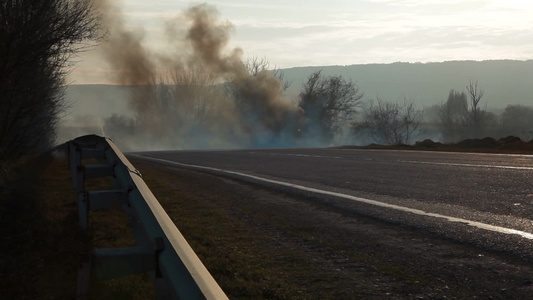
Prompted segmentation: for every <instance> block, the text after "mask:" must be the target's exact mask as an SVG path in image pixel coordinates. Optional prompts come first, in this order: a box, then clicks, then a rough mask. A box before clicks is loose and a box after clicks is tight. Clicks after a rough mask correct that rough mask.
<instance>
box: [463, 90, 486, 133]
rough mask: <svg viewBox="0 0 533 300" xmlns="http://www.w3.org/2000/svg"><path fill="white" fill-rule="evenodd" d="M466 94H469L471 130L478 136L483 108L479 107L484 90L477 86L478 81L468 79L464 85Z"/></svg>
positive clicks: (483, 112)
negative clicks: (467, 82)
mask: <svg viewBox="0 0 533 300" xmlns="http://www.w3.org/2000/svg"><path fill="white" fill-rule="evenodd" d="M466 90H467V91H468V95H469V96H470V114H469V115H470V125H471V128H472V130H473V134H474V137H479V136H480V135H481V134H482V132H481V131H482V129H483V127H484V126H483V125H485V124H483V123H484V116H485V113H486V110H485V109H482V108H481V107H480V101H481V98H483V95H484V94H485V91H483V90H482V89H480V88H479V87H478V81H477V80H476V81H475V82H474V81H473V80H470V83H469V84H468V85H467V86H466Z"/></svg>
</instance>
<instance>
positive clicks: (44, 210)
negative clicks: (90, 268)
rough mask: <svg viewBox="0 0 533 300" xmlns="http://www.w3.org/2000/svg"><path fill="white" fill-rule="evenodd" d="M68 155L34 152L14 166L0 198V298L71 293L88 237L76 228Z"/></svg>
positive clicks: (68, 295)
mask: <svg viewBox="0 0 533 300" xmlns="http://www.w3.org/2000/svg"><path fill="white" fill-rule="evenodd" d="M71 186H72V181H71V177H70V174H69V171H68V167H67V164H66V161H61V160H54V159H53V158H52V157H48V156H46V157H37V158H34V159H32V160H29V161H28V162H26V163H25V164H24V165H22V166H19V167H18V168H17V169H16V170H14V171H13V172H12V175H11V179H10V180H9V181H8V185H6V188H5V189H3V190H2V195H1V197H2V199H1V202H0V206H1V207H0V209H1V216H0V220H1V221H0V222H1V224H0V230H1V236H2V242H1V243H0V244H1V246H0V252H1V255H0V257H2V258H1V260H0V264H1V272H2V274H1V276H2V279H1V280H0V281H1V282H0V291H1V292H0V295H1V296H0V298H2V297H3V298H2V299H71V298H74V296H75V295H76V284H77V270H78V267H79V266H80V265H81V263H82V262H83V261H84V260H85V259H86V258H87V250H88V249H89V245H90V242H89V239H88V236H87V235H86V234H84V233H83V232H82V231H80V230H79V229H78V226H77V208H76V204H75V201H74V200H75V192H74V190H73V189H72V188H71Z"/></svg>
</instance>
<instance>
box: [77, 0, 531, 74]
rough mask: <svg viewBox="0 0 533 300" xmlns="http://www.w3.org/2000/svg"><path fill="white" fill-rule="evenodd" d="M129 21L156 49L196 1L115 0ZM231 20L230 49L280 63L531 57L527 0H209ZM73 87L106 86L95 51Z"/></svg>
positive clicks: (81, 65)
mask: <svg viewBox="0 0 533 300" xmlns="http://www.w3.org/2000/svg"><path fill="white" fill-rule="evenodd" d="M121 2H122V6H121V7H122V9H123V12H124V14H125V16H126V19H127V20H126V21H127V24H128V26H131V28H135V29H139V28H144V31H145V37H146V43H147V44H149V45H150V47H151V48H154V49H157V48H158V47H161V45H162V43H160V42H161V40H162V35H163V31H164V29H163V28H164V22H165V21H166V20H171V19H173V18H175V17H176V16H177V15H179V14H180V12H181V11H183V10H185V9H187V8H188V7H190V6H193V5H195V4H200V3H202V2H189V1H177V0H167V1H162V0H150V1H148V0H122V1H121ZM207 3H208V4H210V5H213V6H214V7H216V8H217V9H218V11H219V14H220V18H221V19H223V20H227V21H229V22H231V23H232V24H233V25H234V29H235V30H234V32H233V35H232V39H231V42H230V45H229V47H230V48H233V47H236V46H239V47H241V48H242V49H243V50H244V54H245V57H247V56H248V57H249V56H257V57H265V58H267V59H268V60H269V61H270V62H271V64H272V65H275V66H277V67H280V68H289V67H297V66H322V65H352V64H368V63H392V62H442V61H450V60H488V59H517V60H528V59H533V1H529V0H468V1H458V0H345V1H341V0H329V1H317V0H305V1H304V0H297V1H296V0H284V1H281V0H269V1H259V0H248V1H246V0H226V1H220V0H219V1H209V2H207ZM80 60H81V62H80V63H78V65H77V67H76V69H75V70H74V71H73V72H72V73H71V75H70V77H69V82H71V83H74V84H86V83H106V82H108V79H106V76H105V75H104V71H105V70H106V68H107V66H106V64H105V62H104V61H103V60H102V59H100V58H99V57H98V54H97V51H90V52H87V53H84V54H82V56H81V57H80Z"/></svg>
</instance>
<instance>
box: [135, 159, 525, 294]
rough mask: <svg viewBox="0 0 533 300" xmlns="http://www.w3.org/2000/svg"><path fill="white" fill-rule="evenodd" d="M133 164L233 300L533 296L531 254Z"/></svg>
mask: <svg viewBox="0 0 533 300" xmlns="http://www.w3.org/2000/svg"><path fill="white" fill-rule="evenodd" d="M131 161H132V163H133V164H134V165H135V166H136V168H137V169H139V170H140V171H141V173H142V174H143V177H144V179H145V181H146V182H147V184H148V186H149V187H150V189H151V190H152V192H153V193H154V194H155V195H156V197H157V198H158V200H159V201H160V202H161V204H162V205H163V207H164V208H165V210H166V211H167V213H168V214H169V216H170V217H171V218H172V219H173V220H174V221H175V223H176V225H177V227H178V228H179V229H180V231H181V232H182V233H183V234H184V236H185V237H186V239H187V240H188V241H189V243H190V244H191V246H192V247H193V249H194V250H195V251H196V252H197V254H198V256H199V257H200V258H201V259H202V261H203V262H204V264H205V265H206V267H207V268H208V269H209V270H210V272H211V273H212V275H213V276H214V277H215V279H216V280H217V281H218V282H219V284H220V285H221V287H222V288H223V290H224V291H225V292H226V293H227V294H228V296H229V297H230V298H231V299H250V298H253V299H385V298H386V299H476V298H478V299H528V298H529V297H530V296H531V294H532V293H533V263H532V259H531V258H529V259H528V258H527V257H526V259H524V258H523V257H517V256H513V255H509V254H507V253H505V252H498V251H493V250H490V249H487V248H485V247H481V246H479V245H476V244H470V243H465V242H460V241H456V240H454V239H451V238H449V237H446V235H436V234H432V233H431V232H425V231H423V230H422V231H421V230H416V228H412V227H407V226H402V225H400V224H396V223H394V222H387V221H386V220H385V221H384V220H380V219H376V218H372V217H369V216H367V215H364V214H359V213H358V212H357V210H355V209H351V210H342V209H338V207H337V208H336V207H333V206H330V205H326V204H325V203H324V202H322V201H316V200H317V199H315V198H313V197H312V196H311V195H305V194H298V193H288V192H286V191H283V190H276V189H270V188H267V187H264V186H260V185H256V184H253V183H250V182H244V181H240V180H238V179H235V178H228V177H221V176H217V175H214V174H209V173H204V172H198V171H195V170H190V169H183V168H174V167H167V166H163V165H161V164H157V163H153V162H149V161H146V160H142V159H137V158H131ZM524 243H527V245H525V246H526V247H531V243H532V242H531V241H524Z"/></svg>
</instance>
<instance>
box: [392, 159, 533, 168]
mask: <svg viewBox="0 0 533 300" xmlns="http://www.w3.org/2000/svg"><path fill="white" fill-rule="evenodd" d="M399 162H401V163H409V164H423V165H440V166H452V167H473V168H492V169H509V170H533V167H520V166H501V165H476V164H459V163H439V162H432V161H416V160H400V161H399Z"/></svg>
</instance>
